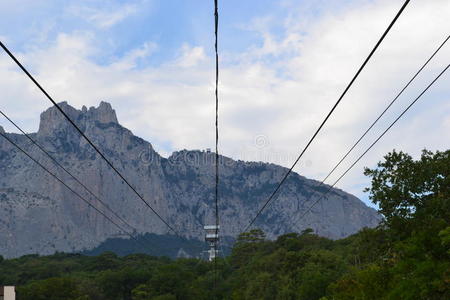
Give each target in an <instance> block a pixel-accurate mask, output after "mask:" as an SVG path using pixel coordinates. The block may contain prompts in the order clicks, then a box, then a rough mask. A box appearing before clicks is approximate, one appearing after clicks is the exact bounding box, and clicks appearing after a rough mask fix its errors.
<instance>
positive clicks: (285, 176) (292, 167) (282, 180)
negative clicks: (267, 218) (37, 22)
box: [241, 0, 410, 232]
mask: <svg viewBox="0 0 450 300" xmlns="http://www.w3.org/2000/svg"><path fill="white" fill-rule="evenodd" d="M409 2H410V0H406V1H405V2H404V3H403V5H402V7H401V8H400V10H399V11H398V12H397V14H396V15H395V17H394V19H393V20H392V21H391V23H390V24H389V26H388V27H387V29H386V30H385V31H384V33H383V35H382V36H381V38H380V39H379V40H378V42H377V43H376V45H375V47H374V48H373V49H372V51H371V52H370V54H369V56H367V58H366V59H365V60H364V62H363V64H362V65H361V67H360V68H359V69H358V71H357V72H356V74H355V75H354V76H353V78H352V80H351V81H350V83H349V84H348V85H347V87H346V88H345V90H344V92H343V93H342V94H341V96H340V97H339V98H338V100H337V101H336V103H335V104H334V105H333V107H332V108H331V110H330V111H329V112H328V114H327V116H326V117H325V119H324V120H323V121H322V123H321V124H320V126H319V128H317V130H316V131H315V133H314V134H313V136H312V137H311V138H310V140H309V141H308V143H307V144H306V146H305V147H304V148H303V150H302V151H301V153H300V155H299V156H298V157H297V159H296V160H295V162H294V164H293V165H292V166H291V168H290V169H289V170H288V171H287V172H286V173H285V174H284V176H283V178H282V179H281V181H280V183H279V184H278V185H277V187H276V188H275V190H274V191H273V192H272V194H271V195H270V197H269V198H268V199H267V201H266V202H265V203H264V205H263V206H262V207H261V208H260V209H259V211H258V212H257V214H256V216H255V217H254V218H253V219H252V220H251V221H250V223H249V224H248V225H247V226H246V227H245V229H244V230H243V231H241V232H245V231H248V229H249V228H250V227H251V226H252V225H253V223H254V222H255V221H256V219H257V218H258V217H259V216H260V215H261V213H262V212H263V211H264V209H265V208H266V207H267V205H268V204H269V203H270V202H271V201H272V200H273V199H275V195H277V193H278V191H279V189H280V188H281V186H282V185H283V183H284V182H285V181H286V179H287V178H288V176H289V175H290V174H291V173H292V170H293V169H294V167H295V166H296V165H297V163H298V162H299V161H300V159H301V158H302V156H303V154H304V153H305V152H306V150H307V149H308V148H309V146H310V145H311V143H312V142H313V140H314V139H315V138H316V136H317V134H318V133H319V132H320V130H321V129H322V127H323V126H324V125H325V123H326V122H327V121H328V119H329V118H330V116H331V115H332V113H333V112H334V110H335V109H336V107H337V106H338V105H339V103H340V102H341V100H342V98H344V96H345V95H346V94H347V91H348V90H349V89H350V87H351V86H352V85H353V83H354V82H355V80H356V78H357V77H358V76H359V74H360V73H361V71H362V70H363V69H364V67H365V66H366V64H367V63H368V62H369V60H370V59H371V57H372V56H373V54H374V53H375V51H376V50H377V49H378V47H379V46H380V44H381V43H382V41H383V40H384V38H385V37H386V35H387V34H388V32H389V31H390V30H391V28H392V27H393V25H394V24H395V22H396V21H397V19H398V18H399V17H400V15H401V14H402V13H403V11H404V9H405V8H406V6H407V5H408V3H409Z"/></svg>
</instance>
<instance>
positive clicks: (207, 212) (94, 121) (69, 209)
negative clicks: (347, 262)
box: [0, 102, 379, 257]
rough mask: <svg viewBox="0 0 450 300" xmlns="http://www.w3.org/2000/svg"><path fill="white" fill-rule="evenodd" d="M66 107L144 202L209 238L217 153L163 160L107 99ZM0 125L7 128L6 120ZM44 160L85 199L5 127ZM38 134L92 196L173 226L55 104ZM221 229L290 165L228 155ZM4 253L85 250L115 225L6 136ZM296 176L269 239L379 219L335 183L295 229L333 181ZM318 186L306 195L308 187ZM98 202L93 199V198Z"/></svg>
mask: <svg viewBox="0 0 450 300" xmlns="http://www.w3.org/2000/svg"><path fill="white" fill-rule="evenodd" d="M61 106H62V108H63V110H64V111H65V112H66V113H67V114H68V115H69V116H70V117H71V118H72V119H73V120H74V121H75V122H76V123H77V124H78V125H79V126H80V127H81V129H82V130H83V131H84V132H85V133H86V135H87V136H88V137H90V138H91V139H92V141H93V142H94V143H95V144H96V145H98V146H99V148H100V149H101V151H102V152H103V153H104V154H105V155H106V156H107V157H108V159H110V160H111V161H112V163H113V164H114V166H115V167H116V168H118V169H119V170H120V171H121V172H122V174H124V176H125V178H127V180H128V181H129V182H130V183H131V184H132V185H133V186H134V187H135V188H136V189H137V190H138V192H139V193H141V195H143V197H144V199H146V200H147V201H148V202H149V203H150V205H152V207H153V208H154V209H155V210H156V211H158V213H159V214H160V215H161V216H162V217H163V218H164V219H165V220H167V221H168V222H169V223H171V224H173V226H174V227H175V228H176V229H177V230H179V231H180V232H181V233H182V234H183V235H184V236H185V237H186V238H198V239H202V238H203V235H204V232H203V228H202V226H203V224H204V223H205V222H212V219H211V217H212V208H213V199H214V198H213V196H214V177H213V174H214V155H213V154H212V153H209V152H205V151H188V150H183V151H179V152H175V153H173V154H172V155H171V156H170V157H169V158H164V157H161V156H160V155H159V154H158V153H156V152H155V151H154V150H153V148H152V146H151V144H150V143H148V142H146V141H144V140H143V139H141V138H139V137H136V136H134V135H133V134H132V133H131V131H129V130H127V129H126V128H124V127H122V126H121V125H120V124H119V123H118V121H117V117H116V114H115V112H114V110H113V109H112V108H111V106H110V105H109V104H108V103H105V102H102V103H101V104H100V106H99V107H98V108H94V107H91V108H90V109H87V108H86V107H83V109H82V110H77V109H75V108H73V107H71V106H69V105H68V104H67V103H65V102H63V103H61ZM0 130H3V129H2V128H1V127H0ZM8 136H9V137H10V138H12V139H13V140H14V141H15V142H17V143H18V144H20V145H21V146H22V147H24V148H25V149H26V150H27V151H29V153H30V154H31V155H32V156H33V157H35V158H37V159H38V160H39V161H40V162H42V163H43V164H45V165H46V166H49V168H50V169H51V170H52V171H54V172H56V174H57V175H58V176H59V177H60V178H62V179H63V180H64V181H65V182H67V183H68V184H69V185H70V186H72V187H74V189H76V190H77V191H79V192H80V193H81V194H82V195H83V196H85V197H86V198H88V199H91V198H90V197H89V194H87V193H86V192H85V191H84V190H83V189H82V188H81V187H80V186H78V185H77V184H76V183H75V182H74V181H73V180H72V179H71V178H70V177H69V176H68V175H67V174H65V173H64V172H63V171H62V170H60V169H58V168H57V167H55V166H54V165H53V164H52V163H51V161H50V160H49V159H48V158H47V157H46V156H45V155H44V154H43V153H41V152H40V151H39V149H36V147H34V146H33V145H31V143H30V142H29V141H28V140H27V139H26V137H24V136H22V135H18V134H8ZM32 136H33V137H34V138H35V139H37V141H38V142H39V143H40V144H41V145H43V146H44V148H46V149H47V150H48V151H49V152H50V153H51V154H52V155H54V156H55V158H56V159H57V160H58V161H59V162H60V163H62V164H63V165H64V166H65V167H66V168H67V169H69V170H70V171H71V172H72V173H73V174H74V175H75V176H77V177H78V178H80V179H81V181H82V182H83V183H84V184H85V185H87V186H88V187H89V188H90V189H91V190H92V191H93V192H94V193H96V194H97V195H99V196H100V198H101V199H102V200H103V201H105V202H107V203H108V205H109V206H110V207H111V208H113V209H114V211H116V212H118V213H119V214H120V215H121V216H122V217H123V218H124V219H126V220H127V221H128V222H129V223H130V224H131V225H132V226H133V227H135V228H136V229H137V231H138V232H139V233H147V232H148V233H155V234H167V233H168V230H167V228H166V226H165V225H164V224H163V223H162V222H161V221H160V220H159V219H158V218H156V216H155V215H154V214H153V213H152V212H151V211H150V210H149V209H148V208H147V207H146V206H145V205H144V204H143V203H142V202H141V201H140V200H139V198H138V197H137V196H136V195H135V194H133V193H132V192H131V190H130V189H129V187H128V186H126V185H125V184H124V183H123V182H122V181H121V180H120V178H119V177H118V176H117V175H116V174H115V173H114V172H113V171H112V170H111V169H110V167H109V166H107V164H106V163H105V162H104V161H103V160H102V159H101V158H100V156H99V155H97V154H96V153H95V151H94V150H93V149H92V148H91V146H90V145H88V144H87V143H86V141H85V140H83V139H82V138H81V137H80V136H79V134H78V133H77V132H76V131H75V130H74V129H73V128H72V127H71V125H70V124H68V122H67V121H66V120H65V119H63V117H62V116H61V114H60V113H59V112H58V111H57V110H56V109H55V108H54V107H52V108H49V109H48V110H47V111H45V112H44V113H42V114H41V121H40V126H39V130H38V132H37V133H33V134H32ZM219 163H220V164H221V166H220V168H221V184H220V212H221V216H220V217H221V234H222V235H224V236H229V237H232V236H235V235H236V234H238V233H239V231H240V230H242V229H243V227H245V225H247V223H248V222H249V220H250V219H251V218H252V217H253V216H254V214H255V213H256V211H257V209H258V208H259V207H260V205H262V203H263V201H264V200H266V199H267V197H268V195H269V194H270V192H272V190H273V189H274V187H275V186H276V184H277V183H278V182H279V180H280V179H281V177H282V175H283V174H284V172H285V171H286V169H285V168H283V167H280V166H277V165H274V164H266V163H260V162H244V161H235V160H232V159H230V158H227V157H223V156H221V158H220V162H219ZM0 172H1V174H2V176H1V177H0V254H1V255H4V256H6V257H14V256H19V255H23V254H27V253H42V254H47V253H52V252H54V251H56V250H58V251H80V250H83V249H91V248H94V247H96V246H98V245H99V244H100V243H101V242H102V241H104V240H106V239H107V238H110V237H113V236H115V235H116V234H117V232H118V230H117V229H116V228H115V227H114V226H112V225H111V224H110V223H108V221H107V220H105V219H104V218H103V217H102V216H99V215H98V214H96V213H95V211H93V210H92V209H90V208H89V207H88V206H87V205H86V204H84V203H83V202H81V200H79V199H78V198H76V196H74V195H73V194H72V193H71V192H70V191H68V190H67V189H66V188H65V187H64V186H62V185H61V184H59V183H58V182H56V181H55V180H54V179H53V178H51V177H50V176H49V175H47V174H46V173H45V172H44V171H43V170H41V169H40V168H39V167H38V166H37V165H35V164H34V163H33V162H32V161H30V160H29V159H28V158H27V157H25V156H24V155H23V154H22V153H20V152H18V151H17V150H16V149H15V148H14V147H13V146H12V145H10V144H9V143H8V142H7V141H6V140H5V139H3V138H2V139H0ZM317 185H318V182H316V181H314V180H309V179H307V178H305V177H302V176H300V175H298V174H296V173H294V174H292V175H291V176H290V177H289V179H288V180H287V181H286V184H285V185H284V186H283V189H282V190H281V192H280V194H279V197H278V199H277V200H276V201H274V203H273V204H272V205H271V207H270V208H268V209H267V210H266V211H265V212H264V214H263V215H262V216H261V219H260V220H259V222H257V224H256V225H257V226H259V227H261V228H262V229H263V230H264V231H266V232H267V233H268V236H269V237H274V236H276V235H278V234H281V233H285V232H288V231H298V230H301V229H304V228H306V227H311V228H313V229H314V230H315V231H316V232H317V233H318V234H320V235H323V236H327V237H331V238H339V237H344V236H347V235H349V234H352V233H354V232H356V231H358V230H359V229H360V228H362V227H365V226H369V227H372V226H375V225H376V224H377V223H378V222H379V216H378V215H377V213H376V211H375V210H373V209H371V208H368V207H367V206H365V205H364V204H363V203H362V202H361V201H360V200H359V199H357V198H356V197H354V196H352V195H350V194H348V193H345V192H343V191H341V190H338V189H333V190H332V192H331V193H330V195H329V197H328V199H326V200H325V201H323V203H322V204H321V205H317V206H316V207H315V208H314V209H313V211H312V212H311V213H309V214H307V215H306V217H305V218H304V219H303V220H302V222H301V223H300V224H299V225H300V226H299V227H297V228H295V227H294V224H293V222H292V220H293V218H294V217H295V216H296V215H298V214H299V213H300V212H302V211H303V210H304V209H305V208H306V207H309V205H311V203H312V202H313V201H315V200H316V199H317V197H320V196H321V195H322V194H323V192H324V191H325V190H326V188H327V186H322V187H318V186H317ZM316 190H317V191H318V193H317V194H316V196H315V197H314V198H313V199H311V200H310V201H309V202H305V201H306V199H307V198H308V196H309V195H311V193H313V192H314V191H316ZM91 201H92V202H94V203H96V204H97V205H98V203H97V202H96V200H95V199H91Z"/></svg>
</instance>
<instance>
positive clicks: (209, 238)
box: [203, 225, 220, 261]
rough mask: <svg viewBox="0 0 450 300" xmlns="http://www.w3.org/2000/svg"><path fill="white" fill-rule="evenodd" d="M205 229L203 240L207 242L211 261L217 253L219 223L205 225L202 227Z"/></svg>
mask: <svg viewBox="0 0 450 300" xmlns="http://www.w3.org/2000/svg"><path fill="white" fill-rule="evenodd" d="M203 228H204V229H205V231H206V235H205V241H206V242H207V243H208V244H209V250H208V253H209V258H208V260H209V261H213V260H214V259H215V258H216V257H217V256H218V253H219V250H218V249H217V244H218V243H219V229H220V225H206V226H204V227H203Z"/></svg>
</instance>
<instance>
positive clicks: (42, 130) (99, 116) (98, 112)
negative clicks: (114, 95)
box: [39, 101, 118, 135]
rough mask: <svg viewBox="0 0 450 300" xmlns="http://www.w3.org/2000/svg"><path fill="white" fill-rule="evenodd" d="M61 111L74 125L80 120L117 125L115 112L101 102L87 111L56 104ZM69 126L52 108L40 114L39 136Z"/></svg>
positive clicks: (58, 112) (105, 103)
mask: <svg viewBox="0 0 450 300" xmlns="http://www.w3.org/2000/svg"><path fill="white" fill-rule="evenodd" d="M58 105H59V106H60V107H61V109H62V110H63V111H64V112H65V113H66V114H67V115H68V116H69V117H70V118H71V119H72V120H73V121H74V122H76V123H78V122H80V121H81V120H85V121H87V122H100V123H111V122H113V123H118V121H117V117H116V112H115V111H114V109H113V108H112V107H111V104H109V103H107V102H103V101H102V102H101V103H100V105H99V106H98V107H91V108H89V109H87V108H86V106H83V108H82V109H81V110H77V109H76V108H74V107H72V106H70V105H69V104H68V103H67V102H61V103H59V104H58ZM67 126H71V125H70V124H69V122H68V121H67V120H66V119H65V117H64V116H63V115H62V114H61V112H60V111H59V110H58V109H57V108H56V107H55V106H52V107H50V108H49V109H47V110H46V111H44V112H43V113H42V114H41V121H40V123H39V134H43V135H51V134H52V133H53V132H55V131H56V130H58V129H61V128H65V127H67Z"/></svg>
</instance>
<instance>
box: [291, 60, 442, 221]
mask: <svg viewBox="0 0 450 300" xmlns="http://www.w3.org/2000/svg"><path fill="white" fill-rule="evenodd" d="M449 67H450V64H449V65H447V67H445V69H444V70H443V71H442V72H441V73H440V74H439V75H438V76H437V77H436V78H435V79H434V80H433V81H432V82H431V83H430V84H429V85H428V86H427V87H426V88H425V89H424V90H423V91H422V92H421V93H420V94H419V96H417V98H416V99H414V101H412V102H411V103H410V104H409V105H408V107H406V108H405V110H403V112H402V113H401V114H400V115H399V116H398V117H397V118H396V119H395V120H394V121H393V122H392V123H391V124H390V125H389V127H388V128H386V130H384V131H383V133H382V134H381V135H380V136H379V137H378V138H377V139H376V140H375V141H374V142H373V143H372V144H371V145H370V146H369V147H368V148H367V149H366V150H365V151H364V152H363V153H362V154H361V155H360V156H359V157H358V159H357V160H356V161H355V162H354V163H353V164H351V166H350V167H348V168H347V170H346V171H345V172H344V173H343V174H342V175H341V176H340V177H339V178H338V179H337V180H336V181H335V182H334V183H333V184H332V185H330V186H329V187H328V190H327V191H326V192H325V193H324V194H323V195H322V196H321V197H320V198H319V199H317V200H316V201H315V202H314V203H313V204H312V205H311V206H310V207H309V208H308V209H307V210H306V211H305V212H304V213H303V214H302V215H301V216H300V217H299V219H298V220H297V221H296V222H295V225H294V226H297V224H298V222H300V221H301V220H302V219H303V217H304V216H305V215H306V214H307V213H308V212H309V211H311V209H312V208H313V207H314V206H315V205H316V204H317V203H318V202H319V201H320V200H322V199H323V198H324V197H325V196H326V195H328V193H329V192H330V191H331V189H332V188H333V187H334V186H335V185H336V184H337V183H338V182H339V181H340V180H341V179H342V178H343V177H344V176H345V175H346V174H347V173H348V172H349V171H350V170H351V169H352V168H353V167H354V166H355V165H356V164H357V163H358V162H359V161H360V160H361V158H362V157H363V156H364V155H366V153H367V152H369V150H370V149H372V147H373V146H374V145H375V144H376V143H377V142H378V141H379V140H380V139H381V138H382V137H383V136H384V135H385V134H386V132H388V131H389V130H390V129H391V128H392V126H394V124H395V123H397V121H398V120H399V119H400V118H401V117H402V116H403V115H404V114H405V113H406V112H407V111H408V110H409V109H410V108H411V107H412V106H413V105H414V104H415V103H416V102H417V101H418V100H419V99H420V97H422V95H423V94H425V92H426V91H427V90H428V89H429V88H430V87H431V86H432V85H433V84H434V83H435V82H436V81H437V80H438V79H439V78H440V77H441V75H442V74H444V73H445V72H446V71H447V69H448V68H449Z"/></svg>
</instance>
